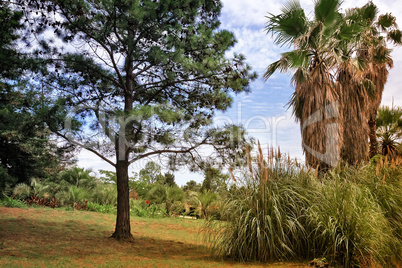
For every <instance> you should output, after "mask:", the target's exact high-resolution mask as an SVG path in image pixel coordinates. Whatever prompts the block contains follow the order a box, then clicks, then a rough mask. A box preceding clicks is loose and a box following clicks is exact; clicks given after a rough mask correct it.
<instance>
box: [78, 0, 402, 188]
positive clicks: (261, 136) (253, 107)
mask: <svg viewBox="0 0 402 268" xmlns="http://www.w3.org/2000/svg"><path fill="white" fill-rule="evenodd" d="M222 2H223V5H224V7H223V9H222V15H221V28H222V29H226V30H229V31H232V32H233V33H234V34H235V36H236V39H237V40H238V43H237V44H236V45H235V47H234V48H233V49H232V51H231V52H230V53H229V54H231V53H234V52H236V53H242V54H244V55H245V56H246V58H247V62H248V63H249V64H250V65H251V66H252V67H253V70H254V71H256V72H257V73H258V75H259V78H258V79H257V80H256V81H254V82H253V83H252V85H251V93H249V94H247V95H246V94H240V95H238V96H236V97H235V98H234V102H233V105H232V107H231V108H230V109H229V110H228V111H227V112H225V113H224V114H221V115H218V116H217V117H216V119H215V120H216V121H217V122H219V121H223V120H230V121H231V122H233V123H236V124H239V123H242V124H243V125H245V127H246V128H247V130H248V133H249V134H250V136H253V137H255V138H256V139H258V140H260V142H261V144H262V146H263V148H267V147H269V146H274V147H277V146H280V148H281V151H282V152H285V153H288V154H289V155H290V156H291V157H293V158H294V157H296V158H300V159H303V158H304V157H303V153H302V147H301V137H300V129H299V125H298V124H297V123H295V121H294V118H293V117H292V116H291V112H290V111H288V110H287V109H286V104H287V103H288V101H289V99H290V96H291V94H292V93H293V90H294V89H293V87H292V86H291V84H290V76H288V75H285V74H280V73H276V74H274V75H273V76H272V77H271V78H270V79H269V80H268V81H263V79H262V74H263V73H264V70H265V68H266V66H267V65H269V64H270V63H272V62H273V61H275V60H277V59H278V58H279V55H280V53H281V52H284V51H286V50H288V48H287V47H282V48H281V47H279V46H277V45H275V44H274V43H273V39H272V37H271V36H269V35H267V34H266V32H265V30H264V27H265V23H266V21H267V19H266V16H267V15H268V13H272V14H279V13H280V8H281V7H282V5H283V4H284V3H285V2H286V1H279V0H270V1H263V0H249V1H244V0H223V1H222ZM373 2H374V3H375V4H376V5H377V6H378V8H379V9H380V14H382V13H386V12H391V13H392V14H393V15H394V16H396V17H397V23H398V25H399V26H400V28H402V4H401V2H399V3H398V1H397V0H395V1H391V0H389V1H385V0H381V1H379V0H377V1H376V0H374V1H373ZM365 3H367V1H360V0H357V1H356V0H354V1H350V0H346V1H345V2H344V4H343V5H342V8H350V7H356V6H362V5H364V4H365ZM301 4H302V7H303V8H304V9H305V10H306V11H307V14H309V13H311V11H312V7H313V0H302V1H301ZM392 57H393V60H394V68H393V69H392V70H391V71H390V74H389V79H388V83H387V84H386V87H385V91H384V95H383V102H382V103H383V104H384V105H391V104H392V101H394V105H397V106H402V98H401V87H402V48H394V51H393V53H392ZM145 162H146V161H145ZM78 165H79V166H81V167H85V168H92V169H93V170H94V171H97V170H98V169H108V170H113V168H112V167H111V166H110V165H108V164H107V163H105V162H102V161H101V160H100V159H99V158H97V157H96V156H93V155H92V154H91V153H89V152H86V151H84V150H82V151H81V153H80V155H79V162H78ZM143 165H144V162H139V163H134V164H133V166H132V167H131V170H135V171H139V169H140V168H141V167H142V166H143ZM175 176H176V182H177V183H178V184H179V185H183V184H185V183H186V182H187V181H189V180H191V179H194V180H196V181H198V182H201V181H202V176H201V175H200V174H194V173H189V172H188V171H186V170H184V169H183V170H182V171H181V172H177V173H175Z"/></svg>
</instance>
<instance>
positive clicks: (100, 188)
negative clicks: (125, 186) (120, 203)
mask: <svg viewBox="0 0 402 268" xmlns="http://www.w3.org/2000/svg"><path fill="white" fill-rule="evenodd" d="M90 195H91V198H90V199H91V200H92V202H94V203H97V204H100V205H113V206H114V205H116V203H117V188H116V185H114V184H107V183H98V184H97V185H96V186H95V187H94V188H93V189H92V190H91V191H90Z"/></svg>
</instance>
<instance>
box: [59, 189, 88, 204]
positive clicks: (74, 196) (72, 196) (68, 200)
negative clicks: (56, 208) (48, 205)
mask: <svg viewBox="0 0 402 268" xmlns="http://www.w3.org/2000/svg"><path fill="white" fill-rule="evenodd" d="M55 197H56V199H57V201H58V202H59V203H60V205H62V206H64V205H69V204H72V205H74V204H76V203H81V202H83V201H84V200H88V199H89V197H90V192H89V190H88V189H85V188H80V187H77V186H75V185H72V186H68V187H67V189H66V190H63V191H60V192H58V193H56V195H55Z"/></svg>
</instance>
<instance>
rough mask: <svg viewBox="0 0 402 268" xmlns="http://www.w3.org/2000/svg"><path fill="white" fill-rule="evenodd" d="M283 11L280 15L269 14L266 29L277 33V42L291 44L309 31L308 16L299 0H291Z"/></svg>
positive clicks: (273, 33)
mask: <svg viewBox="0 0 402 268" xmlns="http://www.w3.org/2000/svg"><path fill="white" fill-rule="evenodd" d="M282 12H283V13H282V14H280V15H276V16H275V15H272V14H270V15H269V16H267V18H268V23H267V26H266V27H265V30H266V31H267V33H271V34H272V35H276V37H275V43H276V44H278V45H281V46H283V45H291V44H292V43H293V42H294V40H295V39H297V38H298V37H299V36H301V35H302V34H304V33H305V32H306V31H307V29H308V23H307V17H306V15H305V13H304V10H303V9H302V8H301V6H300V3H299V1H289V2H288V3H287V4H285V6H284V8H283V9H282Z"/></svg>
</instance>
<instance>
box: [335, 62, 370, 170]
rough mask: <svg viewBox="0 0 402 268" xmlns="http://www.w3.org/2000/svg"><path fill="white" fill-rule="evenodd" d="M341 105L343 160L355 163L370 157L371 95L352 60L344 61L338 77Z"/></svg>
mask: <svg viewBox="0 0 402 268" xmlns="http://www.w3.org/2000/svg"><path fill="white" fill-rule="evenodd" d="M337 82H338V87H339V94H340V107H341V109H342V115H343V143H342V147H341V155H340V157H341V158H342V160H343V161H345V162H347V163H349V164H350V165H355V164H357V163H360V162H362V161H364V160H367V159H368V144H367V141H368V139H369V128H368V124H367V121H368V119H367V117H368V109H367V107H368V104H369V97H368V93H367V91H366V90H365V89H364V88H363V87H362V85H361V74H360V73H359V72H358V71H357V70H356V68H354V67H353V65H352V63H351V61H347V62H344V63H343V64H342V65H341V66H340V67H339V69H338V77H337Z"/></svg>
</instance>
